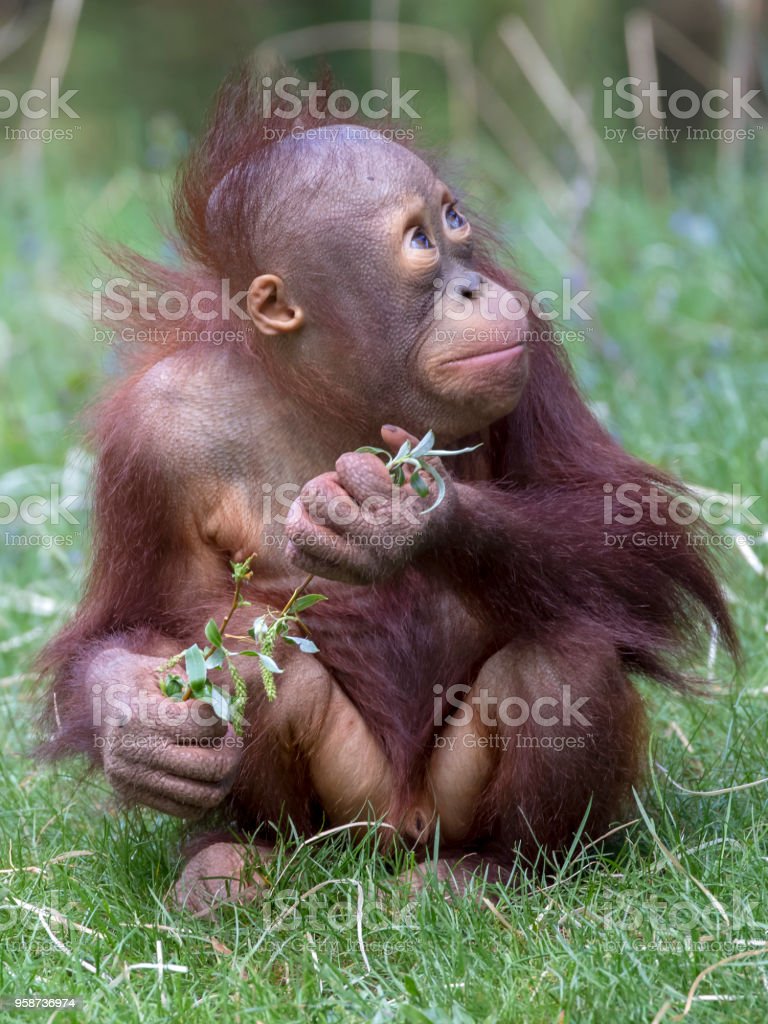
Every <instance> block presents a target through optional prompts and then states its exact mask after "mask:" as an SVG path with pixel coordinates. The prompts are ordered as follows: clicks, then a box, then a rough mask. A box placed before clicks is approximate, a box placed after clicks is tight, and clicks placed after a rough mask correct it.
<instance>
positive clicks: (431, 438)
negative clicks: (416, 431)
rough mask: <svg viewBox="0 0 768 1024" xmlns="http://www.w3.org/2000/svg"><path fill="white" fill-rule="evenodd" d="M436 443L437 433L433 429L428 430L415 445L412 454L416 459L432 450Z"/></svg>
mask: <svg viewBox="0 0 768 1024" xmlns="http://www.w3.org/2000/svg"><path fill="white" fill-rule="evenodd" d="M434 443H435V435H434V433H433V432H432V431H431V430H428V431H427V432H426V434H425V435H424V437H422V439H421V440H420V441H419V442H418V443H417V444H416V445H414V447H413V450H412V451H411V452H410V454H411V456H412V457H413V458H415V459H420V458H421V457H422V456H423V455H427V454H428V453H429V452H431V451H432V446H433V445H434Z"/></svg>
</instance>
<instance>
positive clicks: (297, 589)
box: [278, 573, 315, 619]
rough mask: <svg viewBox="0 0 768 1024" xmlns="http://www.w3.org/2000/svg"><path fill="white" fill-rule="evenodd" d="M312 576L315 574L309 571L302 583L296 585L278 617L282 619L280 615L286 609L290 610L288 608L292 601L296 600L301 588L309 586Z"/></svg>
mask: <svg viewBox="0 0 768 1024" xmlns="http://www.w3.org/2000/svg"><path fill="white" fill-rule="evenodd" d="M314 578H315V574H314V573H311V574H310V575H309V576H307V578H306V579H305V580H304V582H303V583H300V584H299V586H298V587H296V589H295V590H294V592H293V593H292V594H291V596H290V597H289V598H288V603H287V604H286V606H285V608H283V610H282V611H281V612H280V615H279V616H278V618H280V619H282V617H283V616H284V615H285V614H286V613H287V612H288V611H290V608H291V605H292V604H293V602H294V601H295V600H296V598H297V597H298V596H299V594H300V593H301V592H302V590H306V589H307V587H308V586H309V584H310V583H311V582H312V580H313V579H314Z"/></svg>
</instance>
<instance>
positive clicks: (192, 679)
mask: <svg viewBox="0 0 768 1024" xmlns="http://www.w3.org/2000/svg"><path fill="white" fill-rule="evenodd" d="M184 667H185V668H186V670H187V678H188V679H189V685H190V686H192V684H193V683H201V682H204V681H205V678H206V673H205V658H204V657H203V652H202V651H201V650H200V648H199V647H198V646H197V644H192V646H191V647H188V648H187V649H186V651H184Z"/></svg>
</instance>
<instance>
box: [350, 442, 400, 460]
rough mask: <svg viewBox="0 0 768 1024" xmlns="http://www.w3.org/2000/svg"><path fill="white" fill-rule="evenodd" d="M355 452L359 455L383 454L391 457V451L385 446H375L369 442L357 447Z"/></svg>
mask: <svg viewBox="0 0 768 1024" xmlns="http://www.w3.org/2000/svg"><path fill="white" fill-rule="evenodd" d="M355 453H356V454H358V455H383V456H384V457H385V458H387V459H389V458H391V454H390V452H388V451H386V450H385V449H384V448H373V447H372V446H371V445H368V444H364V445H363V446H362V448H355Z"/></svg>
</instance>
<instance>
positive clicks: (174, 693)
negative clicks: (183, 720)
mask: <svg viewBox="0 0 768 1024" xmlns="http://www.w3.org/2000/svg"><path fill="white" fill-rule="evenodd" d="M183 690H184V680H183V679H182V678H181V676H177V675H175V674H173V675H167V676H166V677H165V679H163V680H162V681H161V682H160V692H161V693H162V694H164V696H166V697H178V696H179V695H180V694H181V693H182V691H183Z"/></svg>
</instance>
